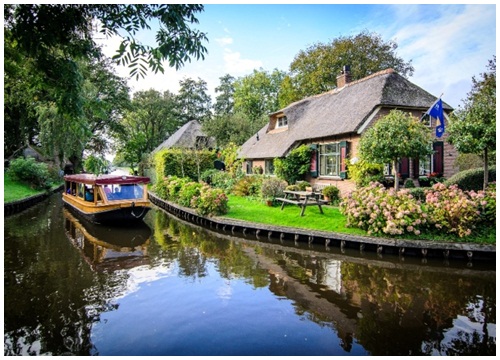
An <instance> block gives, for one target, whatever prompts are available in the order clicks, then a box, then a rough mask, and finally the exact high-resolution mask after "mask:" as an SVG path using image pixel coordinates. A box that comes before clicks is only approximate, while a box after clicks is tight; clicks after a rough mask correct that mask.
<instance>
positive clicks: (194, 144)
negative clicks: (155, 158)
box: [153, 120, 215, 153]
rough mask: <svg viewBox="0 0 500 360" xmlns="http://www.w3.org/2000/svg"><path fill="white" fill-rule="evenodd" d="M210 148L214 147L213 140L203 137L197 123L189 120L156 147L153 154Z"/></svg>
mask: <svg viewBox="0 0 500 360" xmlns="http://www.w3.org/2000/svg"><path fill="white" fill-rule="evenodd" d="M211 147H215V140H214V139H213V138H211V137H208V136H206V135H205V133H204V132H203V131H202V129H201V124H200V123H199V122H198V121H196V120H191V121H189V122H187V123H185V124H184V125H183V126H182V127H181V128H180V129H179V130H177V131H176V132H175V133H173V134H172V136H170V137H169V138H168V139H166V140H165V141H164V142H162V143H161V144H160V145H158V146H157V147H156V149H154V150H153V153H156V152H158V151H160V150H161V149H168V148H189V149H204V148H211Z"/></svg>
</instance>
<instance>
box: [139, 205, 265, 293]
mask: <svg viewBox="0 0 500 360" xmlns="http://www.w3.org/2000/svg"><path fill="white" fill-rule="evenodd" d="M154 222H155V226H154V229H155V233H154V237H155V241H156V244H158V245H159V249H154V246H152V247H150V250H149V253H150V255H151V254H153V253H154V252H155V251H158V252H161V256H162V257H166V258H169V259H171V260H172V261H178V267H179V275H181V276H185V277H193V278H196V277H204V276H206V274H207V264H208V262H211V263H216V266H217V270H218V272H219V273H220V276H221V277H222V278H225V279H234V278H241V279H244V280H245V279H246V280H247V281H249V283H251V284H252V285H253V286H255V287H264V286H267V285H268V284H269V279H268V274H267V273H266V272H265V271H264V270H262V269H260V268H258V267H257V266H255V263H254V262H253V261H252V259H250V258H249V257H248V256H247V255H246V254H245V253H244V251H242V245H241V244H237V243H235V242H234V241H228V240H223V239H221V238H218V237H217V236H216V235H215V234H214V233H211V232H208V231H205V230H204V229H203V228H197V227H193V226H191V225H190V224H184V223H182V222H180V221H178V220H176V219H172V218H170V216H169V215H168V214H165V213H164V212H161V211H157V212H155V218H154Z"/></svg>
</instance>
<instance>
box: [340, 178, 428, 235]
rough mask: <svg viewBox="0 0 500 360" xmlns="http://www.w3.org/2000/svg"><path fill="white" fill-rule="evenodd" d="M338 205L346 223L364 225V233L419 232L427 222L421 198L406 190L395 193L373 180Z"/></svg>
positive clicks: (362, 226)
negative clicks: (418, 198)
mask: <svg viewBox="0 0 500 360" xmlns="http://www.w3.org/2000/svg"><path fill="white" fill-rule="evenodd" d="M339 206H340V211H341V213H342V214H343V215H345V216H346V217H347V226H352V227H358V228H361V229H364V230H366V231H367V232H368V234H389V235H403V234H405V233H406V234H408V233H409V234H414V235H420V233H421V231H422V228H423V227H425V226H426V224H427V214H426V213H425V212H424V211H423V207H422V204H421V202H420V201H419V200H417V199H415V198H414V197H413V196H412V195H411V194H410V192H409V190H400V191H399V192H398V193H396V192H395V191H394V189H389V190H387V189H385V187H384V186H383V185H382V184H380V183H377V182H372V183H370V185H369V186H367V187H363V188H359V189H357V190H355V191H353V192H351V193H350V194H349V195H347V196H346V197H344V198H343V200H342V202H341V203H340V205H339Z"/></svg>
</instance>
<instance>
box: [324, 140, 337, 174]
mask: <svg viewBox="0 0 500 360" xmlns="http://www.w3.org/2000/svg"><path fill="white" fill-rule="evenodd" d="M331 146H334V147H336V149H335V148H333V149H332V148H328V147H331ZM318 148H319V150H318V162H319V166H318V168H319V176H326V177H328V176H340V163H341V152H340V142H332V143H326V144H320V145H319V147H318ZM330 160H334V161H333V162H331V163H330V164H329V162H330ZM335 160H336V161H335ZM332 163H333V165H332Z"/></svg>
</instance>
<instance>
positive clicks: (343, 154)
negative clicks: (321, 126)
mask: <svg viewBox="0 0 500 360" xmlns="http://www.w3.org/2000/svg"><path fill="white" fill-rule="evenodd" d="M339 147H340V172H339V175H340V178H341V179H347V156H348V155H349V142H347V141H341V142H340V144H339Z"/></svg>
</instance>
